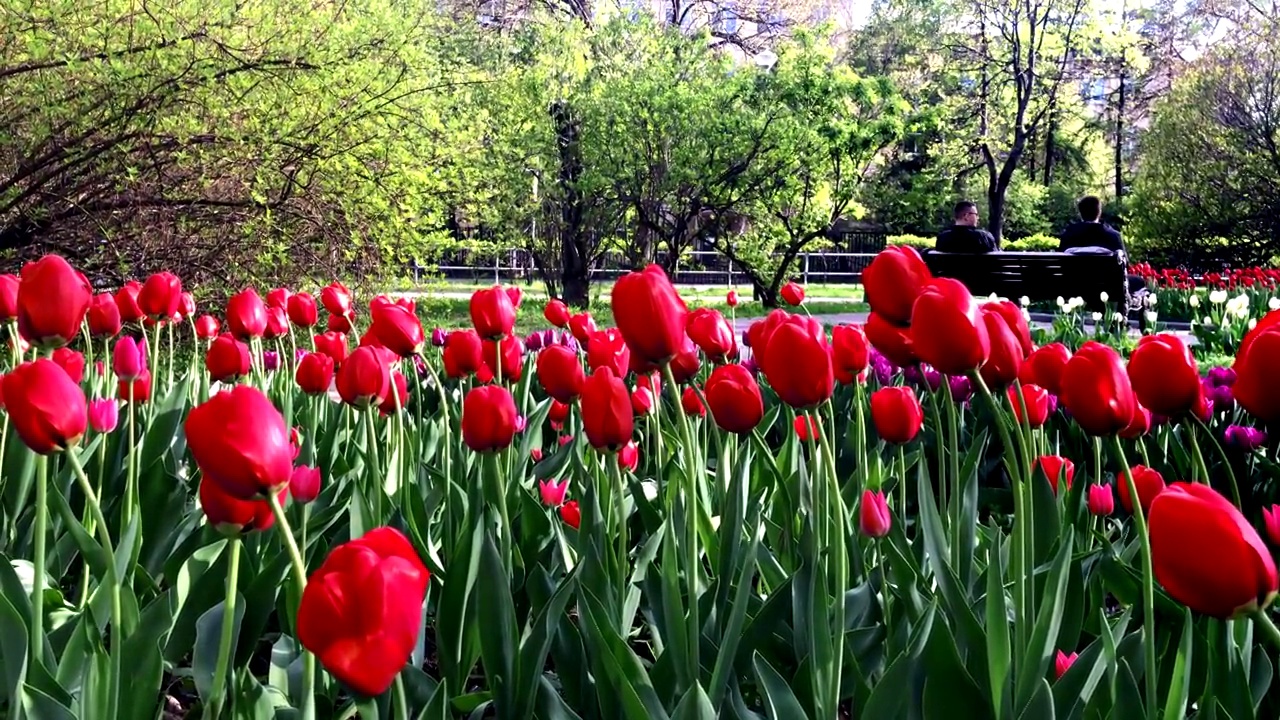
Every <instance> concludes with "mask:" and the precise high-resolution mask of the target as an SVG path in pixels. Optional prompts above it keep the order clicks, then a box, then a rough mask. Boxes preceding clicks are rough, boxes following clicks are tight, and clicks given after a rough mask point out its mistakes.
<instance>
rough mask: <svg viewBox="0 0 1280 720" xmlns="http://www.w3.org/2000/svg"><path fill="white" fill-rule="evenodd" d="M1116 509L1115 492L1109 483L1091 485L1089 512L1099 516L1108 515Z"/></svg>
mask: <svg viewBox="0 0 1280 720" xmlns="http://www.w3.org/2000/svg"><path fill="white" fill-rule="evenodd" d="M1115 511H1116V499H1115V494H1113V493H1112V492H1111V487H1110V486H1108V485H1090V486H1089V512H1090V513H1091V514H1093V515H1097V516H1098V517H1106V516H1108V515H1110V514H1111V513H1113V512H1115Z"/></svg>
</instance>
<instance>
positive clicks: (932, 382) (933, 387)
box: [920, 365, 942, 392]
mask: <svg viewBox="0 0 1280 720" xmlns="http://www.w3.org/2000/svg"><path fill="white" fill-rule="evenodd" d="M920 375H921V376H922V378H923V379H924V384H925V385H927V386H929V390H930V391H932V392H937V391H938V390H939V389H940V388H941V387H942V373H940V372H938V371H937V370H935V369H933V367H931V366H929V365H921V366H920Z"/></svg>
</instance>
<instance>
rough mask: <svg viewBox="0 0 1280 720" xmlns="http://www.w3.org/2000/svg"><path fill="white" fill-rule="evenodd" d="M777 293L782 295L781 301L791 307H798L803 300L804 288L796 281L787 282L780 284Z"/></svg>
mask: <svg viewBox="0 0 1280 720" xmlns="http://www.w3.org/2000/svg"><path fill="white" fill-rule="evenodd" d="M779 294H780V295H782V301H783V302H785V303H786V304H788V305H790V306H792V307H798V306H799V305H800V304H801V303H803V302H804V288H803V287H801V286H800V285H799V284H798V283H794V282H788V283H787V284H786V285H783V286H782V291H781V292H780V293H779Z"/></svg>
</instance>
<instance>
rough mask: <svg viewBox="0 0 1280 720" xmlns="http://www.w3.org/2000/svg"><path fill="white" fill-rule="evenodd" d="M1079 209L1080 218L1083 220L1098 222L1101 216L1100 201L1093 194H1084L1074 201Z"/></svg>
mask: <svg viewBox="0 0 1280 720" xmlns="http://www.w3.org/2000/svg"><path fill="white" fill-rule="evenodd" d="M1076 209H1077V210H1079V211H1080V219H1081V220H1083V221H1085V222H1098V220H1099V219H1100V218H1101V217H1102V201H1101V200H1099V199H1098V198H1096V197H1094V196H1093V195H1086V196H1085V197H1082V198H1080V200H1079V201H1078V202H1077V203H1076Z"/></svg>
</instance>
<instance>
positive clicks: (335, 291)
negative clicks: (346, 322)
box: [320, 282, 351, 318]
mask: <svg viewBox="0 0 1280 720" xmlns="http://www.w3.org/2000/svg"><path fill="white" fill-rule="evenodd" d="M320 304H321V305H324V309H325V310H328V311H329V314H330V315H336V316H338V317H341V318H345V317H348V316H349V315H351V291H350V290H348V289H347V286H346V285H343V284H342V283H340V282H333V283H330V284H329V286H328V287H326V288H324V289H323V290H321V291H320Z"/></svg>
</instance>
